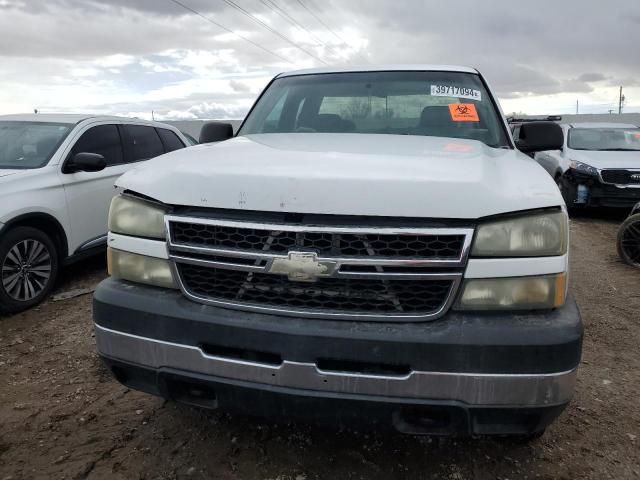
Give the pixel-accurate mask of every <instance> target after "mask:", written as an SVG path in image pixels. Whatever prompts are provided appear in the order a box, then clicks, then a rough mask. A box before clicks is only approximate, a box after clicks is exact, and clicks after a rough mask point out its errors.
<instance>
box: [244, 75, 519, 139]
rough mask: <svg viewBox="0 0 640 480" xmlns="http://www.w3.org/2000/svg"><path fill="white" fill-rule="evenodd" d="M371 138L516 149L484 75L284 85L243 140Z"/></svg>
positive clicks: (260, 105) (265, 101) (250, 121)
mask: <svg viewBox="0 0 640 480" xmlns="http://www.w3.org/2000/svg"><path fill="white" fill-rule="evenodd" d="M292 132H297V133H315V132H322V133H365V134H392V135H423V136H434V137H451V138H464V139H471V140H479V141H481V142H484V143H485V144H487V145H489V146H491V147H510V144H509V141H508V140H507V136H506V131H505V127H504V124H503V122H502V120H501V116H500V113H499V112H498V110H497V108H496V105H495V103H494V101H493V99H492V98H491V96H490V95H489V92H488V91H487V90H486V88H485V87H484V85H483V83H482V81H481V79H480V77H479V76H478V75H476V74H471V73H463V72H439V71H437V72H436V71H433V72H405V71H398V72H354V73H330V74H314V75H299V76H291V77H282V78H278V79H276V80H274V81H273V83H272V84H271V85H270V86H269V87H268V89H267V90H266V91H265V92H264V94H263V95H262V97H261V98H260V99H259V100H258V102H257V103H256V105H255V107H254V108H253V110H252V111H251V113H250V114H249V116H248V117H247V120H246V122H245V123H244V125H243V127H242V128H241V130H240V132H239V135H251V134H257V133H292Z"/></svg>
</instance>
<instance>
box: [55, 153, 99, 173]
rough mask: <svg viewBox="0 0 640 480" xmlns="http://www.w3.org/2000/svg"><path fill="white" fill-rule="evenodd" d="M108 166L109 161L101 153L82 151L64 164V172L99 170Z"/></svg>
mask: <svg viewBox="0 0 640 480" xmlns="http://www.w3.org/2000/svg"><path fill="white" fill-rule="evenodd" d="M106 167H107V161H106V160H105V159H104V157H103V156H102V155H100V154H99V153H89V152H80V153H76V154H75V155H74V156H73V158H72V159H71V160H70V161H68V162H67V164H66V165H65V166H64V173H74V172H99V171H100V170H104V169H105V168H106Z"/></svg>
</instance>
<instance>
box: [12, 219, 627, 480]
mask: <svg viewBox="0 0 640 480" xmlns="http://www.w3.org/2000/svg"><path fill="white" fill-rule="evenodd" d="M608 217H609V214H607V213H604V214H600V215H599V216H593V217H581V218H577V219H574V220H573V222H572V227H571V228H572V245H571V247H572V252H571V253H572V262H571V274H572V279H571V281H572V287H571V288H572V291H573V294H574V295H575V296H576V298H577V300H578V303H579V305H580V307H581V310H582V314H583V317H584V321H585V325H586V338H585V345H584V355H583V359H584V360H583V362H582V366H581V368H580V373H579V377H578V385H577V391H576V395H575V397H574V401H573V403H572V404H571V406H570V407H569V408H568V409H567V411H566V412H565V413H564V414H563V415H562V417H561V418H560V419H559V420H558V421H557V422H556V423H555V424H554V425H552V427H551V428H549V429H548V430H547V433H546V434H545V435H544V436H543V437H542V438H540V439H538V440H536V441H534V442H532V443H530V444H525V445H522V444H517V443H512V442H508V441H504V440H502V441H496V440H486V439H484V440H483V439H479V440H472V439H469V440H446V441H438V440H437V439H430V438H426V437H408V436H400V435H396V434H389V433H384V434H383V433H380V432H368V433H367V432H354V431H350V430H338V429H337V428H336V429H327V428H324V429H321V428H317V427H311V426H308V425H281V424H280V425H275V424H272V423H269V422H268V421H265V420H254V419H250V418H244V417H230V416H228V415H226V414H223V413H219V412H208V411H202V410H197V409H194V408H190V407H185V406H180V405H175V404H173V403H171V402H165V401H163V400H162V399H159V398H155V397H151V396H147V395H144V394H140V393H137V392H134V391H130V390H128V389H126V388H124V387H122V386H121V385H119V384H118V383H116V382H115V381H114V380H113V379H112V378H111V377H110V375H109V374H108V372H107V371H106V370H105V369H104V368H103V367H102V365H101V363H100V362H99V360H98V358H97V356H96V353H95V344H94V339H93V337H92V323H91V296H90V295H83V296H79V297H76V298H72V299H68V300H60V301H53V300H50V301H48V302H47V303H45V304H43V305H41V306H40V307H39V308H36V309H33V310H31V311H29V312H26V313H23V314H19V315H16V316H13V317H8V318H1V319H0V480H2V479H5V480H8V479H22V478H68V479H74V478H91V479H95V478H111V479H120V478H127V479H129V478H149V479H151V478H154V479H155V478H215V479H236V478H243V479H244V478H246V479H254V478H256V479H274V480H275V479H278V480H288V479H291V480H306V479H309V480H310V479H316V478H321V479H390V478H407V479H418V478H446V479H457V480H462V479H490V478H491V479H493V478H500V479H534V478H546V479H548V478H565V479H575V478H594V479H601V478H615V479H621V478H640V348H639V345H640V271H638V270H634V269H632V268H630V267H626V266H625V265H623V264H622V263H621V262H620V261H619V260H618V258H617V256H616V253H615V233H616V229H617V225H618V224H619V222H620V219H619V218H618V219H615V220H608ZM103 270H104V262H103V261H102V260H99V259H98V260H94V261H89V262H85V263H82V264H80V265H76V266H75V267H73V268H70V269H67V271H66V272H65V274H64V278H63V280H62V281H61V283H60V285H59V287H58V289H57V293H60V292H65V291H69V290H72V289H78V288H87V287H88V288H90V287H93V286H95V285H96V284H97V282H98V281H99V280H100V279H101V278H103V277H104V273H103Z"/></svg>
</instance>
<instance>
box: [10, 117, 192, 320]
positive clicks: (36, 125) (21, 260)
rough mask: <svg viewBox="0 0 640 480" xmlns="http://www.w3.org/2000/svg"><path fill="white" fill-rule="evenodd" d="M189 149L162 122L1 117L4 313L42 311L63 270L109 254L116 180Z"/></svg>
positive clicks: (180, 138) (180, 134)
mask: <svg viewBox="0 0 640 480" xmlns="http://www.w3.org/2000/svg"><path fill="white" fill-rule="evenodd" d="M186 145H187V140H186V139H185V137H184V136H183V135H182V133H180V132H179V131H178V130H177V129H175V128H174V127H172V126H169V125H164V124H161V123H156V122H146V121H143V120H135V119H124V118H118V117H99V116H86V115H46V114H38V115H8V116H0V269H1V270H0V280H1V282H0V313H10V312H17V311H20V310H23V309H25V308H28V307H30V306H33V305H35V304H37V303H39V302H40V301H41V300H42V299H43V298H45V297H46V295H47V294H48V292H49V291H50V290H51V288H52V287H53V285H54V282H55V279H56V276H57V274H58V271H59V268H60V266H61V265H63V264H68V263H70V262H73V261H75V260H77V259H80V258H83V257H85V256H87V255H90V254H95V253H96V252H98V251H103V250H104V248H105V245H106V242H107V216H108V211H109V204H110V201H111V198H112V197H113V196H114V195H115V194H116V193H118V192H117V190H116V189H115V188H114V183H115V180H116V179H117V178H118V177H119V176H120V175H122V174H123V173H125V172H127V171H129V170H131V169H132V168H134V167H136V166H139V165H140V164H141V163H143V162H144V161H145V160H148V159H151V158H153V157H156V156H158V155H162V154H164V153H167V152H172V151H174V150H178V149H181V148H184V147H185V146H186Z"/></svg>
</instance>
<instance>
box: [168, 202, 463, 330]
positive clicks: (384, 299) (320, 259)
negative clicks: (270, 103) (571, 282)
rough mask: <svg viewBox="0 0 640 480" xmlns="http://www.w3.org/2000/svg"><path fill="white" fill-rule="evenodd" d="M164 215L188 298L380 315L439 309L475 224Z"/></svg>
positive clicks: (346, 315)
mask: <svg viewBox="0 0 640 480" xmlns="http://www.w3.org/2000/svg"><path fill="white" fill-rule="evenodd" d="M166 223H167V231H168V232H169V238H168V244H169V245H168V246H169V256H170V259H171V260H172V262H173V265H174V269H175V272H176V274H177V278H178V280H179V284H180V287H181V289H182V291H183V293H184V294H185V295H186V296H187V297H189V298H190V299H192V300H194V301H198V302H202V303H208V304H213V305H220V306H224V307H228V308H237V309H244V310H250V311H257V312H266V313H278V314H284V315H287V314H289V315H296V316H309V317H323V318H343V319H357V318H362V319H367V320H380V321H392V320H396V321H401V320H405V321H406V320H425V319H432V318H437V317H438V316H439V315H442V314H443V313H444V312H446V310H447V309H448V307H449V306H450V304H451V302H452V301H453V299H454V297H455V293H456V291H457V287H458V285H459V283H460V280H461V278H462V272H463V269H464V266H465V264H466V258H467V253H468V249H469V245H470V242H471V237H472V234H473V229H472V228H393V227H392V228H389V227H375V226H370V227H369V226H368V227H360V226H354V227H332V226H326V225H300V224H286V223H282V224H280V223H278V224H267V223H265V224H259V223H255V222H246V221H234V220H223V219H219V220H218V219H210V218H196V217H183V216H175V215H171V216H167V218H166ZM299 262H303V263H299ZM305 262H307V263H305Z"/></svg>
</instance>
